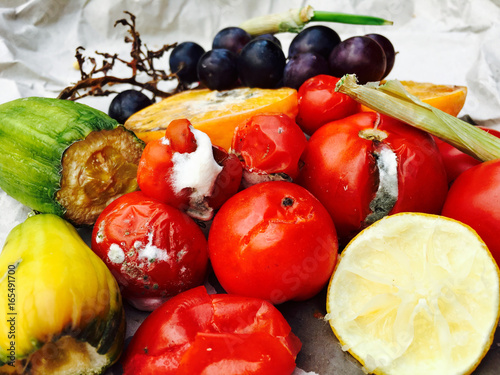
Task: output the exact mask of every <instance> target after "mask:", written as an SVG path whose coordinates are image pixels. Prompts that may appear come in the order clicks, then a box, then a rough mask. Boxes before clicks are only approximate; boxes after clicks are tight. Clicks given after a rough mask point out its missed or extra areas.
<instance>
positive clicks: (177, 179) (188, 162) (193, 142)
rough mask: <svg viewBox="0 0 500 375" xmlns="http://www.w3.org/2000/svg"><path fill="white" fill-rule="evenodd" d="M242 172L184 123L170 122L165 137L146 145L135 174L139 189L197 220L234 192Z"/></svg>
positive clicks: (205, 217)
mask: <svg viewBox="0 0 500 375" xmlns="http://www.w3.org/2000/svg"><path fill="white" fill-rule="evenodd" d="M241 176H242V168H241V165H240V163H239V160H238V158H237V157H236V156H234V155H228V154H227V153H226V152H225V151H224V150H223V149H222V148H220V147H216V146H212V144H211V142H210V138H209V137H208V135H206V134H205V133H203V132H201V131H199V130H196V129H194V128H193V127H192V126H191V125H190V123H189V121H188V120H185V119H182V120H174V121H172V122H171V123H170V124H169V126H168V127H167V130H166V132H165V137H163V138H161V139H157V140H154V141H151V142H149V143H148V144H147V145H146V148H145V149H144V152H143V154H142V157H141V160H140V161H139V167H138V170H137V182H138V184H139V187H140V189H141V190H142V191H143V192H144V193H145V194H146V195H148V196H150V197H151V198H154V199H156V200H158V201H160V202H164V203H168V204H170V205H172V206H174V207H177V208H179V209H181V210H183V211H185V212H186V213H187V214H188V215H190V216H191V217H194V218H196V219H199V220H210V219H211V218H212V217H213V213H214V210H216V209H218V208H219V207H220V206H221V205H222V203H223V202H224V201H225V200H226V199H227V198H229V197H230V196H231V195H233V194H235V193H236V192H237V191H238V188H239V186H240V183H241Z"/></svg>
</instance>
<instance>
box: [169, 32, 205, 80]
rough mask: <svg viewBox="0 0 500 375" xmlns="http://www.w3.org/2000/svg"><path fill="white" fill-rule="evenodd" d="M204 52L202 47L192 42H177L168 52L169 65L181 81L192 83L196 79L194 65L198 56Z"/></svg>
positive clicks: (195, 65) (196, 63) (196, 74)
mask: <svg viewBox="0 0 500 375" xmlns="http://www.w3.org/2000/svg"><path fill="white" fill-rule="evenodd" d="M204 53H205V50H204V49H203V47H201V46H200V45H199V44H197V43H194V42H183V43H180V44H178V45H177V46H176V47H175V48H174V49H173V50H172V52H171V53H170V57H169V65H170V71H171V72H172V73H177V77H179V79H180V80H181V81H182V82H186V83H192V82H195V81H197V80H198V73H197V70H196V67H197V65H198V61H199V60H200V57H201V56H202V55H203V54H204Z"/></svg>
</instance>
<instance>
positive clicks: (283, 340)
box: [122, 287, 301, 375]
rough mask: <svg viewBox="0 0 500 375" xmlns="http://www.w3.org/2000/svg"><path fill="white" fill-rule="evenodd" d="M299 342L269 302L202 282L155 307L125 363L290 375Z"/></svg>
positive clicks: (134, 367)
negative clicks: (211, 289) (214, 290)
mask: <svg viewBox="0 0 500 375" xmlns="http://www.w3.org/2000/svg"><path fill="white" fill-rule="evenodd" d="M300 348H301V343H300V341H299V339H298V338H297V337H296V336H295V335H294V334H293V332H292V331H291V328H290V326H289V325H288V323H287V321H286V320H285V318H284V317H283V315H281V313H280V312H279V311H278V310H277V309H276V308H275V307H274V306H273V305H272V304H270V303H269V302H266V301H263V300H259V299H256V298H248V297H240V296H236V295H230V294H214V295H209V294H207V292H206V290H205V288H203V287H198V288H194V289H191V290H189V291H186V292H184V293H181V294H179V295H178V296H176V297H173V298H172V299H170V300H169V301H167V302H166V303H165V304H163V305H162V306H160V307H159V308H158V309H156V310H155V311H153V312H152V313H151V314H150V315H149V316H148V317H147V318H146V320H145V321H144V322H143V323H142V324H141V326H140V327H139V329H138V330H137V332H136V333H135V335H134V337H133V338H132V340H131V341H130V344H129V346H128V348H127V351H126V353H125V355H124V358H123V360H122V363H123V369H124V374H125V375H128V374H130V375H132V374H133V375H147V374H164V375H168V374H172V375H173V374H175V375H193V374H207V375H210V374H212V375H218V374H248V375H290V374H291V373H292V372H293V371H294V369H295V357H296V356H297V353H298V352H299V350H300Z"/></svg>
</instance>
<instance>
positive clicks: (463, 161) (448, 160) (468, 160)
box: [434, 126, 500, 184]
mask: <svg viewBox="0 0 500 375" xmlns="http://www.w3.org/2000/svg"><path fill="white" fill-rule="evenodd" d="M479 128H481V129H483V130H484V131H486V132H488V133H490V134H492V135H494V136H495V137H498V138H500V131H498V130H495V129H491V128H487V127H483V126H479ZM434 140H435V141H436V145H437V146H438V148H439V152H440V153H441V156H442V157H443V163H444V167H445V168H446V174H447V176H448V183H449V184H451V183H452V182H453V181H455V179H456V178H457V177H458V176H459V175H460V174H461V173H463V172H465V171H466V170H467V169H469V168H471V167H473V166H475V165H478V164H480V163H481V161H479V160H477V159H475V158H473V157H472V156H470V155H467V154H465V153H464V152H462V151H460V150H459V149H457V148H456V147H454V146H452V145H450V144H449V143H447V142H445V141H443V140H441V139H439V138H438V137H434Z"/></svg>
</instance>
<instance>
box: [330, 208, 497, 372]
mask: <svg viewBox="0 0 500 375" xmlns="http://www.w3.org/2000/svg"><path fill="white" fill-rule="evenodd" d="M499 311H500V277H499V270H498V266H497V264H496V262H495V261H494V260H493V258H492V256H491V254H490V252H489V250H488V248H487V247H486V245H485V244H484V242H483V241H482V240H481V239H480V238H479V236H478V235H477V233H476V232H475V231H474V230H473V229H472V228H470V227H469V226H467V225H465V224H462V223H461V222H459V221H456V220H453V219H449V218H445V217H443V216H437V215H429V214H420V213H401V214H396V215H392V216H387V217H385V218H383V219H381V220H379V221H378V222H376V223H375V224H373V225H371V226H369V227H368V228H366V229H365V230H363V231H362V232H361V233H359V234H358V235H357V236H356V237H355V238H354V239H353V240H352V241H351V242H350V243H349V244H348V245H347V247H346V248H345V249H344V251H343V252H342V255H341V257H340V261H339V262H338V264H337V267H336V269H335V271H334V273H333V276H332V278H331V280H330V284H329V287H328V295H327V312H328V314H327V319H328V320H329V322H330V325H331V327H332V329H333V332H334V333H335V335H336V336H337V338H338V339H339V341H340V343H341V344H342V349H343V350H346V351H349V352H350V353H351V354H352V355H353V356H354V357H355V358H356V359H358V360H359V361H360V362H361V364H362V365H363V367H364V369H365V370H366V372H367V373H374V374H387V375H389V374H390V375H413V374H426V375H452V374H453V375H459V374H470V373H471V372H472V371H473V370H474V369H475V368H476V366H477V365H478V364H479V362H480V361H481V359H482V358H483V357H484V356H485V354H486V352H487V351H488V350H489V348H490V346H491V344H492V341H493V336H494V333H495V330H496V328H497V324H498V319H499Z"/></svg>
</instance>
